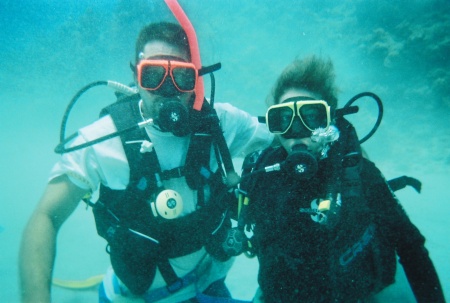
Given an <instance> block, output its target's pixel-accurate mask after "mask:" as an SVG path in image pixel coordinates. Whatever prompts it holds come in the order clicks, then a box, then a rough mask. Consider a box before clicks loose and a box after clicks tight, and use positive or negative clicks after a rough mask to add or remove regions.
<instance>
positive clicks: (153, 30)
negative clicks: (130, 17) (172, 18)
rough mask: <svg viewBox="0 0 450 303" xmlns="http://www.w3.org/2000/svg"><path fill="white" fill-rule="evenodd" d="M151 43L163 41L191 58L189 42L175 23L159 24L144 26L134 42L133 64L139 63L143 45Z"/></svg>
mask: <svg viewBox="0 0 450 303" xmlns="http://www.w3.org/2000/svg"><path fill="white" fill-rule="evenodd" d="M151 41H163V42H166V43H169V44H172V45H174V46H176V47H178V48H180V49H181V50H183V51H185V52H186V54H187V55H188V57H189V60H190V58H191V52H190V49H189V42H188V38H187V35H186V33H185V31H184V30H183V28H182V27H181V26H180V25H178V24H175V23H169V22H159V23H151V24H149V25H147V26H145V27H144V28H143V29H142V30H141V32H140V33H139V36H138V38H137V40H136V49H135V62H136V63H137V62H139V60H140V58H139V53H141V52H142V51H143V50H144V47H145V45H146V44H147V43H148V42H151Z"/></svg>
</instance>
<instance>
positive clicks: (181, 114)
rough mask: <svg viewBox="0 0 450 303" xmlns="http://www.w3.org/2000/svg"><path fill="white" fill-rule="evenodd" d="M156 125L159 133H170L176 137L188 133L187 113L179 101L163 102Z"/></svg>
mask: <svg viewBox="0 0 450 303" xmlns="http://www.w3.org/2000/svg"><path fill="white" fill-rule="evenodd" d="M157 124H158V126H159V128H160V129H161V131H163V132H171V133H173V134H174V135H175V136H177V137H184V136H186V135H188V134H189V133H190V128H189V112H188V110H187V108H186V107H185V106H184V105H183V104H181V102H180V101H179V100H170V101H165V102H164V103H163V104H162V106H161V108H160V110H159V117H158V119H157Z"/></svg>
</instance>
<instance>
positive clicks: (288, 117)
mask: <svg viewBox="0 0 450 303" xmlns="http://www.w3.org/2000/svg"><path fill="white" fill-rule="evenodd" d="M293 119H294V110H293V108H291V107H288V106H278V107H275V106H271V107H270V108H269V110H268V111H267V118H266V121H267V126H268V127H269V131H270V132H271V133H274V134H284V133H285V132H287V131H288V129H289V127H290V126H291V124H292V120H293Z"/></svg>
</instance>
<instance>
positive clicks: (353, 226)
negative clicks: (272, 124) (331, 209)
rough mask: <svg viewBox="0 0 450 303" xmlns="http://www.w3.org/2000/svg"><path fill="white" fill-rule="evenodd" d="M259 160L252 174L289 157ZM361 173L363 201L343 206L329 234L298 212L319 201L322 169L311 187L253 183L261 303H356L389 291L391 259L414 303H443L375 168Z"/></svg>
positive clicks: (274, 176)
mask: <svg viewBox="0 0 450 303" xmlns="http://www.w3.org/2000/svg"><path fill="white" fill-rule="evenodd" d="M263 155H265V156H264V157H263V160H262V161H260V162H259V163H258V164H257V168H261V167H265V166H268V165H271V164H274V163H279V162H281V161H283V160H284V159H285V158H286V156H287V154H286V152H285V151H284V149H282V148H278V149H275V150H270V151H269V152H267V153H265V154H263ZM321 162H322V161H321ZM360 167H361V171H360V177H359V178H360V180H361V184H362V187H361V188H362V193H363V194H362V197H359V198H353V199H352V198H344V197H343V198H342V206H341V207H340V212H339V216H338V217H337V218H338V221H337V223H335V226H334V227H332V228H330V227H327V226H326V225H322V224H319V223H318V222H315V221H313V220H312V218H311V216H310V214H307V213H301V212H300V211H299V209H300V208H303V209H307V208H310V207H311V201H313V200H314V199H316V198H319V197H324V195H325V186H324V182H323V180H325V179H327V174H329V171H327V170H326V169H325V168H324V164H323V163H319V172H318V173H317V175H316V176H315V177H313V178H312V179H310V180H308V181H299V180H294V179H293V178H292V176H289V175H287V174H285V173H283V172H276V173H267V174H260V175H259V176H258V177H257V179H254V180H256V182H254V183H253V187H252V188H250V192H249V198H250V208H249V218H250V220H251V222H253V223H255V226H254V239H253V244H254V245H255V246H256V251H257V256H258V259H259V264H260V269H259V274H258V282H259V285H260V287H261V289H262V291H263V294H264V300H265V302H266V303H270V302H280V303H288V302H315V303H319V302H346V303H347V302H361V300H364V298H367V297H368V296H370V295H371V294H373V293H376V292H378V291H380V290H381V289H383V288H384V287H386V286H387V285H389V284H392V283H394V276H395V270H396V255H397V256H398V257H399V258H400V262H401V264H402V265H403V267H404V270H405V272H406V275H407V277H408V280H409V283H410V285H411V287H412V289H413V292H414V294H415V296H416V298H417V300H418V302H444V301H445V300H444V297H443V292H442V288H441V286H440V283H439V279H438V277H437V274H436V271H435V268H434V266H433V264H432V262H431V260H430V258H429V256H428V251H427V250H426V249H425V247H424V242H425V239H424V237H423V236H422V235H421V233H420V232H419V230H418V229H417V228H416V227H415V226H414V225H413V224H412V222H411V221H410V220H409V218H408V216H407V215H406V213H405V211H404V209H403V208H402V206H401V205H400V204H399V202H398V200H397V199H396V197H395V196H394V194H393V192H392V191H391V190H390V189H389V187H388V185H387V183H386V181H385V179H384V178H383V176H382V175H381V173H380V171H379V170H378V169H377V168H376V167H375V165H374V164H373V163H372V162H370V161H368V160H366V159H362V160H361V163H360ZM341 190H342V188H341Z"/></svg>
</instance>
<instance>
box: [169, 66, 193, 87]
mask: <svg viewBox="0 0 450 303" xmlns="http://www.w3.org/2000/svg"><path fill="white" fill-rule="evenodd" d="M172 79H173V83H174V84H175V86H176V87H177V89H178V90H179V91H182V92H190V91H193V90H194V88H195V82H196V80H197V71H196V70H195V68H190V67H173V68H172Z"/></svg>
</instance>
